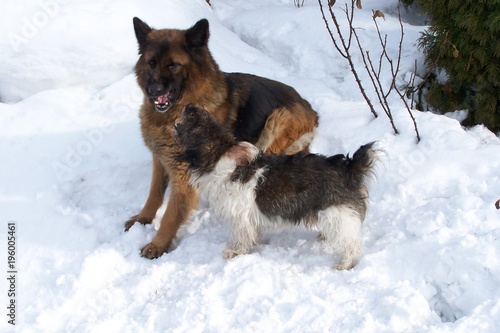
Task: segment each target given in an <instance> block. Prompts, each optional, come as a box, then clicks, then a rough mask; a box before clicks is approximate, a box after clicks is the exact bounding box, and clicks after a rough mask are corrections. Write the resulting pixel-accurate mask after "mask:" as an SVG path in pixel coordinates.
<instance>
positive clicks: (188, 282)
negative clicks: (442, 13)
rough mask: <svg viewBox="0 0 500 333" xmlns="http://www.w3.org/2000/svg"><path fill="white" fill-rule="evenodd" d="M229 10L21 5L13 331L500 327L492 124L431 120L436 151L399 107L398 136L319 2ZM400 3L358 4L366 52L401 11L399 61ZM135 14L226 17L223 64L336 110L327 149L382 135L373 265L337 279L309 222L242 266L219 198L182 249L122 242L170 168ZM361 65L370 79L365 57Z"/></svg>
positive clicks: (7, 94) (172, 24)
mask: <svg viewBox="0 0 500 333" xmlns="http://www.w3.org/2000/svg"><path fill="white" fill-rule="evenodd" d="M323 2H324V3H326V2H327V1H326V0H324V1H323ZM212 3H213V7H212V8H210V7H209V6H208V5H207V4H206V2H205V1H204V0H190V1H185V0H170V1H166V0H164V1H153V0H147V1H141V2H136V1H132V0H121V1H116V0H106V1H97V0H87V1H70V0H65V1H63V0H40V1H35V0H30V1H23V2H22V4H21V2H16V1H7V2H4V3H3V4H2V11H1V14H0V30H1V31H3V33H2V34H0V56H1V62H0V101H1V103H0V137H1V140H0V151H1V152H2V156H3V161H2V163H1V164H0V170H1V172H0V184H1V186H0V211H1V212H2V214H1V215H2V219H3V221H5V222H4V224H3V227H2V228H0V239H1V242H2V244H3V245H2V250H1V251H0V266H1V267H2V270H3V271H4V272H5V274H6V275H7V271H8V269H7V251H6V245H5V244H6V243H4V242H5V241H6V239H7V231H8V230H7V222H15V223H16V235H17V241H16V247H17V257H16V265H17V269H18V274H17V278H18V279H17V286H16V292H17V295H16V302H17V303H16V305H17V313H16V314H17V317H16V326H15V327H13V326H12V325H9V324H8V323H7V319H8V317H7V316H6V314H7V309H6V307H7V305H8V302H9V298H8V297H7V289H8V286H7V284H4V283H2V284H1V288H0V299H1V304H2V308H3V309H4V312H5V313H4V314H3V315H2V317H3V319H2V320H1V323H0V331H2V332H14V331H18V332H403V331H406V332H497V331H498V330H499V329H500V297H499V295H500V242H499V241H498V238H499V236H500V211H499V210H496V209H495V207H494V203H495V202H496V201H497V200H498V199H500V172H499V170H500V139H499V138H498V137H497V136H495V134H493V133H491V132H490V131H489V130H488V129H486V128H485V127H483V126H475V127H473V128H469V129H465V128H463V127H461V126H460V124H459V122H458V121H457V119H461V118H462V117H463V112H461V111H457V112H456V113H454V114H452V115H450V117H447V116H441V115H435V114H432V113H429V112H425V113H424V112H418V111H414V112H413V114H414V116H415V118H416V120H417V124H418V126H419V130H420V135H421V137H422V140H421V142H420V143H418V144H417V143H416V138H415V133H414V131H413V124H412V123H411V120H410V117H409V116H408V113H407V111H406V110H405V109H404V108H403V107H402V105H401V104H400V102H399V100H398V99H397V98H391V99H390V102H391V106H392V109H393V113H394V120H395V123H396V126H397V127H398V129H399V132H400V134H399V135H394V133H393V131H392V128H391V126H390V124H389V122H388V120H387V118H386V117H385V115H384V114H383V112H382V111H381V110H379V114H380V116H379V117H378V118H376V119H375V118H374V117H373V116H372V114H371V113H370V111H369V109H368V107H367V106H366V104H365V102H364V100H363V99H362V97H361V95H360V93H359V91H358V88H357V86H356V84H355V81H354V79H353V77H352V75H351V73H350V70H349V68H348V66H347V63H346V62H345V60H344V59H343V58H342V57H341V56H339V54H338V53H337V52H336V50H335V49H334V48H333V45H332V44H331V41H330V39H329V36H328V35H327V33H326V30H325V28H324V24H323V21H322V20H321V16H320V12H319V8H318V5H317V2H316V1H313V0H306V1H305V2H304V7H302V8H296V7H295V6H294V5H293V1H292V0H266V1H264V0H256V1H246V0H213V1H212ZM341 4H342V1H337V4H336V5H335V7H334V11H335V13H336V14H337V15H339V17H341V15H343V13H342V11H341V7H340V6H341ZM396 4H397V1H396V0H383V1H380V0H378V1H374V0H371V1H370V0H365V1H363V7H364V8H363V10H357V11H356V18H355V24H356V26H357V27H359V28H360V29H359V33H360V38H361V42H362V43H363V45H365V46H366V48H367V50H369V51H370V52H372V53H373V54H377V53H376V52H378V50H379V44H378V40H377V35H376V31H375V29H374V26H373V24H372V21H371V9H381V10H382V11H383V12H384V13H385V17H386V19H385V20H379V21H378V22H379V25H380V28H381V30H382V32H383V33H384V34H385V33H387V34H388V38H389V41H390V42H389V44H388V45H389V46H390V47H389V50H388V51H389V53H390V54H391V55H392V56H394V55H395V52H396V51H397V44H398V41H399V23H398V20H397V16H396V10H395V8H396ZM133 16H138V17H140V18H141V19H143V20H145V21H146V22H148V23H149V24H151V25H152V26H154V27H157V28H164V27H165V28H166V27H169V28H187V27H189V26H191V25H192V24H194V23H195V22H196V21H197V20H198V19H200V18H202V17H206V18H208V19H209V21H210V27H211V37H210V38H211V39H210V48H211V50H212V53H213V55H214V57H215V59H216V60H217V61H218V63H219V65H220V67H221V68H222V69H223V70H226V71H240V72H249V73H254V74H258V75H263V76H266V77H270V78H274V79H278V80H281V81H283V82H285V83H287V84H290V85H292V86H293V87H295V88H296V89H297V90H298V91H299V92H300V93H301V94H302V95H303V96H304V97H305V98H306V99H308V100H309V102H310V103H311V104H312V106H313V107H314V108H315V110H317V111H318V113H319V114H320V124H319V128H318V132H317V136H316V138H315V140H314V142H313V145H312V150H313V151H314V152H318V153H322V154H334V153H346V152H353V151H355V149H357V148H358V147H359V146H360V145H361V144H364V143H366V142H369V141H373V140H376V141H378V142H379V146H380V147H381V148H382V149H383V151H384V152H383V154H382V161H381V163H380V164H379V165H378V168H377V177H376V180H375V181H373V182H372V184H371V187H370V189H371V192H370V195H371V197H370V204H371V207H370V210H369V212H368V216H367V218H366V220H365V222H364V224H363V235H364V236H363V237H364V243H365V254H364V256H363V258H362V260H361V262H360V263H359V264H358V265H357V266H356V267H355V268H354V269H352V270H350V271H342V272H341V271H335V270H333V269H332V266H333V264H334V263H335V260H338V258H337V257H336V256H335V255H332V254H331V253H328V252H327V251H326V250H325V249H324V248H323V247H322V245H321V243H319V242H318V241H317V239H316V237H317V234H316V233H315V232H314V231H311V230H305V229H294V230H285V231H281V232H270V233H266V234H265V236H264V239H263V243H262V244H261V245H259V246H257V247H256V248H255V249H254V252H253V253H252V254H249V255H244V256H240V257H237V258H235V259H234V260H231V261H225V260H224V259H223V258H222V255H221V253H222V250H223V249H224V247H225V243H226V241H227V239H228V236H229V231H228V228H227V226H225V225H224V224H223V223H221V221H220V220H218V219H217V217H216V216H214V215H213V214H212V213H211V211H210V210H209V209H208V207H206V206H205V205H202V206H201V207H200V209H199V210H197V211H196V212H195V213H193V216H192V217H191V222H190V223H189V224H188V225H186V226H185V227H184V228H183V229H181V231H180V232H179V235H178V236H179V240H178V241H177V242H176V248H175V250H174V251H172V252H170V253H168V254H164V255H163V256H162V257H161V258H159V259H157V260H153V261H149V260H146V259H144V258H141V257H140V253H139V249H140V248H141V247H142V246H143V245H145V244H146V243H147V242H149V241H150V240H151V239H152V237H153V236H154V234H155V230H154V228H155V226H147V227H141V226H135V227H133V228H132V229H131V230H130V231H129V232H128V233H124V232H123V223H124V221H125V220H127V219H128V218H129V217H130V216H131V215H133V214H136V213H137V212H138V211H139V210H140V208H141V205H142V204H143V203H144V202H145V199H146V196H147V193H148V188H149V181H150V173H151V170H150V168H151V166H150V163H151V157H150V154H149V152H148V150H147V149H146V148H145V146H144V144H143V142H142V138H141V135H140V131H139V120H138V116H137V113H138V108H139V105H140V103H141V99H142V97H141V93H140V91H139V89H138V87H137V85H136V83H135V77H134V74H133V66H134V63H135V61H136V59H137V55H136V52H137V46H136V40H135V36H134V33H133V28H132V17H133ZM405 17H406V16H405ZM404 28H405V41H404V45H403V46H404V47H403V54H402V66H401V73H400V75H399V77H398V80H399V81H400V82H398V84H402V83H403V79H404V78H408V77H409V74H410V72H412V71H413V68H414V61H415V59H416V60H417V61H418V64H419V66H421V64H422V62H423V58H422V55H421V54H420V52H419V51H418V50H417V48H416V39H417V38H418V36H419V33H420V32H421V31H422V30H423V29H424V27H422V26H413V25H410V24H407V23H405V24H404ZM353 58H354V61H355V64H356V66H357V68H360V69H362V63H361V62H360V57H359V54H356V55H354V56H353ZM419 68H420V67H419ZM360 73H361V77H362V79H363V80H366V79H367V77H366V74H365V73H364V72H362V71H360ZM417 74H421V73H420V72H419V70H417ZM383 80H384V81H385V82H388V81H387V80H388V77H386V76H383ZM370 94H371V96H372V97H373V94H372V93H370ZM372 100H374V99H373V98H372ZM163 211H164V207H163V208H162V209H161V212H159V215H161V214H162V213H163ZM155 222H156V224H157V223H158V221H157V220H155ZM4 281H5V280H4Z"/></svg>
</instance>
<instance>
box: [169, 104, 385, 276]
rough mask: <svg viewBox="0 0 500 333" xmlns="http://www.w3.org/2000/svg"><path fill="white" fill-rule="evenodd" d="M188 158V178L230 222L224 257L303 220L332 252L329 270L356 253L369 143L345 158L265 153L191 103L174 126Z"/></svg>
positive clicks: (345, 264)
mask: <svg viewBox="0 0 500 333" xmlns="http://www.w3.org/2000/svg"><path fill="white" fill-rule="evenodd" d="M174 127H175V130H176V134H177V136H178V138H179V142H180V144H181V145H182V147H183V152H182V153H181V154H180V155H179V160H182V161H185V162H188V164H189V166H188V167H189V169H190V170H191V171H192V174H191V181H190V183H191V184H192V185H193V186H194V187H195V188H197V189H198V190H199V193H200V194H201V196H202V197H203V198H205V199H207V201H208V203H209V205H210V207H211V208H212V209H213V210H214V211H215V212H216V213H217V214H218V215H220V216H221V217H222V218H223V219H224V220H226V221H227V222H229V224H230V225H231V231H232V232H231V239H230V241H229V246H228V248H227V249H226V250H225V251H224V257H225V258H226V259H230V258H233V257H234V256H237V255H240V254H246V253H249V251H250V250H251V248H252V246H254V245H255V244H257V243H258V240H259V237H260V234H261V232H262V231H264V230H266V229H270V228H276V227H285V226H294V225H298V224H303V225H306V226H309V227H316V228H318V229H319V231H320V235H321V238H322V239H323V240H325V241H326V242H328V244H329V245H332V246H333V247H334V248H335V249H337V250H339V252H340V253H341V256H342V259H341V261H340V263H339V264H338V265H336V266H335V268H337V269H350V268H352V267H353V266H354V265H356V263H357V262H358V260H359V258H360V257H361V253H362V248H363V246H362V244H363V243H362V239H361V232H360V229H361V223H362V221H363V220H364V218H365V215H366V210H367V207H368V190H367V186H366V180H367V177H368V176H369V175H370V174H371V173H372V168H373V162H374V160H375V159H376V153H375V150H374V149H373V148H372V146H373V143H369V144H366V145H364V146H362V147H361V148H359V149H358V150H357V151H356V152H355V153H354V155H353V157H352V158H350V157H349V155H348V156H344V155H334V156H330V157H326V156H322V155H316V154H306V153H304V152H298V153H296V154H293V155H271V154H265V153H263V152H262V151H260V150H259V149H258V148H257V147H256V146H254V145H252V144H251V143H249V142H245V141H238V140H236V138H235V137H234V135H233V133H231V131H230V130H229V129H228V128H226V127H225V126H224V125H222V124H221V123H220V122H219V121H218V120H217V119H216V118H215V117H214V116H213V115H212V114H210V113H209V112H206V111H205V110H203V109H200V108H197V107H195V106H193V105H188V106H186V108H185V109H184V111H183V112H182V116H181V119H180V122H179V123H176V124H175V125H174Z"/></svg>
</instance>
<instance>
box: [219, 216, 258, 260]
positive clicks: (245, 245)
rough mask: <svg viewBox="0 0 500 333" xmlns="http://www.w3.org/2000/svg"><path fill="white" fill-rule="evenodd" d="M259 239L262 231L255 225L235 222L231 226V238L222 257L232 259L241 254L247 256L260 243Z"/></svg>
mask: <svg viewBox="0 0 500 333" xmlns="http://www.w3.org/2000/svg"><path fill="white" fill-rule="evenodd" d="M259 238H260V231H259V229H258V227H257V226H256V225H255V224H254V223H251V222H246V223H238V222H235V221H233V222H232V224H231V238H230V239H229V244H228V247H227V248H226V249H225V250H224V252H223V254H222V255H223V257H224V258H225V259H231V258H234V257H236V256H238V255H240V254H247V253H249V252H250V250H251V249H252V247H253V246H254V245H255V244H257V243H258V241H259Z"/></svg>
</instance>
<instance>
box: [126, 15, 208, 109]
mask: <svg viewBox="0 0 500 333" xmlns="http://www.w3.org/2000/svg"><path fill="white" fill-rule="evenodd" d="M134 30H135V35H136V37H137V42H138V43H139V55H140V58H139V60H138V61H137V64H136V66H135V72H136V75H137V82H138V83H139V85H140V87H141V88H142V90H143V92H144V94H145V95H146V96H147V97H148V100H149V102H150V103H152V104H153V105H154V107H155V109H156V111H158V112H161V113H164V112H167V111H168V110H169V109H170V108H171V107H172V106H173V105H174V104H175V103H176V102H177V101H178V100H179V99H180V98H181V97H182V94H183V92H184V87H185V86H186V84H187V83H186V82H185V81H186V80H188V78H189V76H190V72H192V71H193V70H195V71H196V69H195V68H193V67H194V66H196V63H195V62H196V61H195V59H194V58H196V53H199V52H200V49H201V48H207V41H208V35H209V32H208V21H207V20H204V19H203V20H200V21H198V23H196V24H195V25H194V26H193V27H192V28H190V29H188V30H175V29H163V30H155V29H152V28H151V27H150V26H148V25H147V24H146V23H144V22H143V21H141V20H140V19H139V18H137V17H135V18H134Z"/></svg>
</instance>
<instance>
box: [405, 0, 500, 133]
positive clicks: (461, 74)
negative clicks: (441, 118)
mask: <svg viewBox="0 0 500 333" xmlns="http://www.w3.org/2000/svg"><path fill="white" fill-rule="evenodd" d="M415 2H416V3H417V4H418V5H419V6H420V8H422V9H423V10H424V11H425V12H426V14H427V15H428V17H429V20H430V27H429V28H428V29H427V30H426V31H425V32H424V33H423V34H422V36H421V37H420V40H419V45H420V47H421V48H422V49H423V51H424V54H425V57H426V63H427V65H428V66H430V67H431V68H434V69H436V70H444V71H445V72H446V74H447V80H446V82H444V83H438V82H437V81H434V82H432V83H431V84H430V86H429V92H428V94H427V96H426V99H427V101H428V102H429V104H430V105H431V106H433V107H434V108H435V109H436V110H438V111H440V112H448V111H453V110H457V109H468V110H469V117H468V119H467V122H466V125H472V124H480V123H482V124H484V125H486V126H487V127H488V128H490V129H491V130H493V131H500V0H416V1H415Z"/></svg>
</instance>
